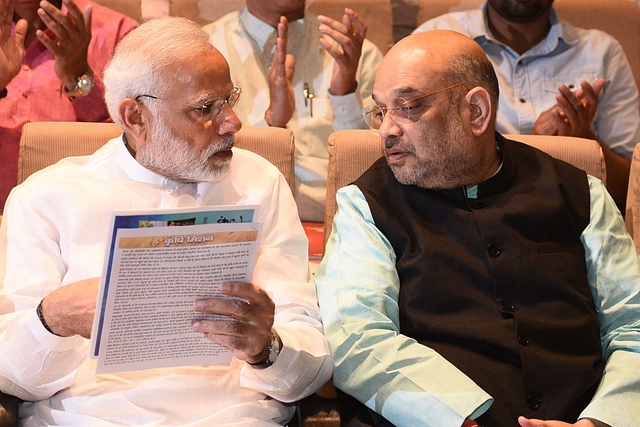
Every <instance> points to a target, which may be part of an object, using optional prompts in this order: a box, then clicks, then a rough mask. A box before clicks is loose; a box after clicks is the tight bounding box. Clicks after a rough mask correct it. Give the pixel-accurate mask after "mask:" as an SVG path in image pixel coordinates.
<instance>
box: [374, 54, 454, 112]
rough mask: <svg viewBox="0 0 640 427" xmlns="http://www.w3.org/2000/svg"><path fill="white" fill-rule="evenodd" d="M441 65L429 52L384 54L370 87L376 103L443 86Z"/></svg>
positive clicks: (420, 93)
mask: <svg viewBox="0 0 640 427" xmlns="http://www.w3.org/2000/svg"><path fill="white" fill-rule="evenodd" d="M443 70H444V67H443V66H442V64H441V63H440V60H439V59H438V58H436V57H434V56H433V55H431V54H430V53H429V52H425V51H420V52H415V51H412V54H404V55H393V56H391V57H385V59H384V60H383V62H382V63H381V64H380V67H379V68H378V72H377V74H376V80H375V83H374V86H373V98H374V99H375V100H376V101H377V102H385V101H391V100H393V99H396V98H411V97H415V96H419V95H422V94H425V93H429V92H431V91H433V90H436V89H438V88H439V87H441V86H442V82H443Z"/></svg>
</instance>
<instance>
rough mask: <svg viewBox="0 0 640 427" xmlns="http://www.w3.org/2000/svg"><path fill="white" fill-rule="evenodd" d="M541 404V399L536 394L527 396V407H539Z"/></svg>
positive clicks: (534, 408)
mask: <svg viewBox="0 0 640 427" xmlns="http://www.w3.org/2000/svg"><path fill="white" fill-rule="evenodd" d="M541 404H542V400H541V399H540V398H539V397H538V396H534V395H533V394H530V395H529V396H527V406H528V407H529V409H533V410H536V409H538V408H540V405H541Z"/></svg>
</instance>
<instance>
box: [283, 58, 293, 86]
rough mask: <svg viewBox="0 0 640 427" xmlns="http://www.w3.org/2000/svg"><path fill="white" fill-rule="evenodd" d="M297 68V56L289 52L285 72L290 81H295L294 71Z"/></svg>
mask: <svg viewBox="0 0 640 427" xmlns="http://www.w3.org/2000/svg"><path fill="white" fill-rule="evenodd" d="M295 68H296V58H295V57H294V56H293V55H291V54H287V57H286V59H285V61H284V74H285V77H286V78H287V80H288V81H289V82H293V73H294V71H295Z"/></svg>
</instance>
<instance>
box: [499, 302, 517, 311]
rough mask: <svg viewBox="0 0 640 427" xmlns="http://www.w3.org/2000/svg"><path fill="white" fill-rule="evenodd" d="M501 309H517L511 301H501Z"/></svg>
mask: <svg viewBox="0 0 640 427" xmlns="http://www.w3.org/2000/svg"><path fill="white" fill-rule="evenodd" d="M500 310H502V311H508V312H509V313H511V312H513V311H514V310H515V307H514V306H513V304H511V303H510V302H502V303H500Z"/></svg>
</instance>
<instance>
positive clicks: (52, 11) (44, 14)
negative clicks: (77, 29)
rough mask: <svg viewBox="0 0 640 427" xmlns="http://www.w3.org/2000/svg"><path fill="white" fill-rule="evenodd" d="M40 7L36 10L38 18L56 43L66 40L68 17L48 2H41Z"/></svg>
mask: <svg viewBox="0 0 640 427" xmlns="http://www.w3.org/2000/svg"><path fill="white" fill-rule="evenodd" d="M41 5H42V6H43V7H41V8H40V9H38V16H39V17H40V19H41V20H42V22H44V24H45V25H46V26H47V28H48V29H49V30H51V32H52V33H53V34H54V35H55V36H56V38H57V39H58V41H60V40H63V39H66V38H67V37H68V34H67V28H66V26H67V25H68V22H69V17H68V16H66V15H64V14H63V13H62V12H60V10H58V9H57V8H56V7H54V6H52V5H51V4H50V3H48V2H42V3H41ZM63 22H66V23H67V24H65V23H63Z"/></svg>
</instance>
